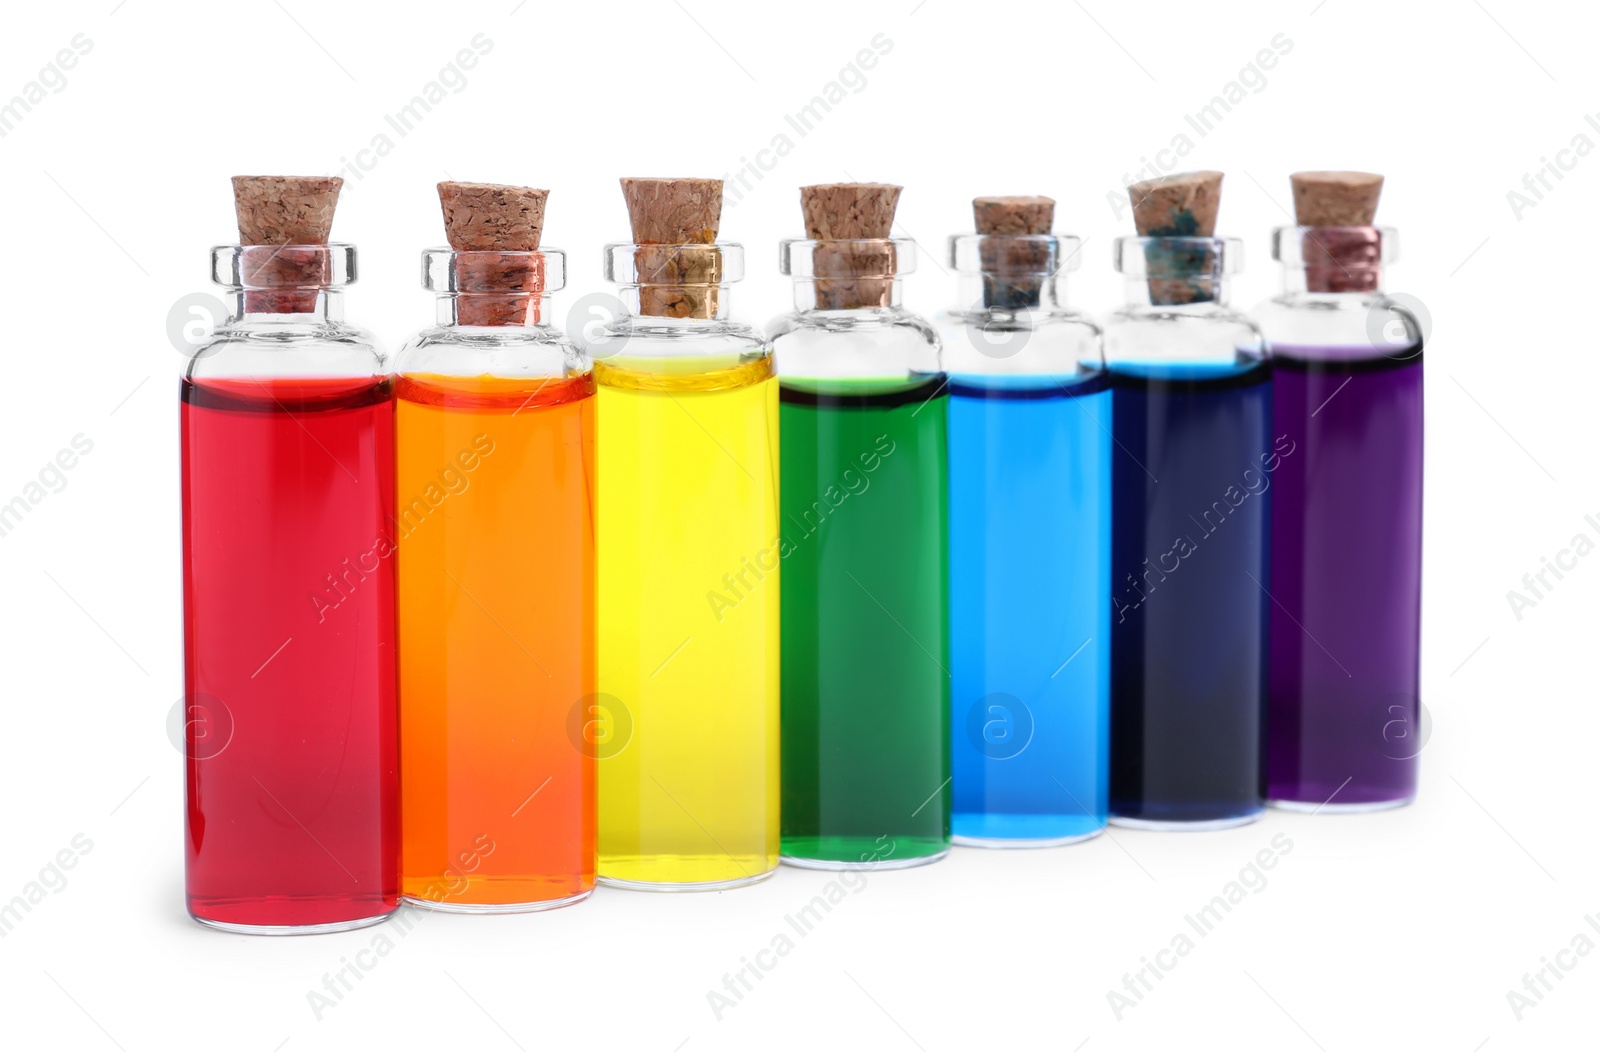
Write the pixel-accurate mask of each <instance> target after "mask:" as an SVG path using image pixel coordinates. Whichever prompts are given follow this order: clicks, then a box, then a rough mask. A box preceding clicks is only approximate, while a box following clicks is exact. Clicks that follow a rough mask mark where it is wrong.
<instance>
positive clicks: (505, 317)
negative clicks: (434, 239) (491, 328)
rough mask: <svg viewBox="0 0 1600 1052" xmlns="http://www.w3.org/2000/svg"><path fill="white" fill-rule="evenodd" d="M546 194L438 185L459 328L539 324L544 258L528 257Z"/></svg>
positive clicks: (515, 188)
mask: <svg viewBox="0 0 1600 1052" xmlns="http://www.w3.org/2000/svg"><path fill="white" fill-rule="evenodd" d="M549 196H550V191H548V190H535V189H532V188H531V187H526V186H502V185H500V184H498V183H454V182H449V183H440V184H439V206H440V208H441V209H443V211H444V230H445V238H446V239H447V240H448V241H449V242H450V247H451V248H452V249H454V250H455V251H456V252H457V253H463V255H458V256H457V257H456V259H455V263H454V265H455V282H454V283H455V288H456V300H455V312H456V324H458V325H528V324H537V323H538V321H539V302H540V298H541V297H542V296H543V295H544V257H543V256H539V255H533V254H532V253H535V252H537V251H538V248H539V237H540V235H541V234H543V232H544V206H545V200H546V199H547V198H548V197H549Z"/></svg>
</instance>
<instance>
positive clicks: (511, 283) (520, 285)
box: [422, 247, 567, 298]
mask: <svg viewBox="0 0 1600 1052" xmlns="http://www.w3.org/2000/svg"><path fill="white" fill-rule="evenodd" d="M566 286H567V254H566V252H564V251H562V250H561V249H559V248H539V249H534V250H532V251H526V252H505V251H500V250H498V249H491V250H481V251H480V250H473V251H467V252H457V251H456V250H454V249H451V248H444V247H436V248H425V249H423V250H422V287H423V288H425V289H427V290H428V291H429V292H433V293H437V294H439V295H443V296H458V295H472V294H489V295H497V296H516V295H527V296H539V297H541V298H543V297H545V296H549V295H550V294H551V293H552V292H560V291H561V290H562V289H564V288H566Z"/></svg>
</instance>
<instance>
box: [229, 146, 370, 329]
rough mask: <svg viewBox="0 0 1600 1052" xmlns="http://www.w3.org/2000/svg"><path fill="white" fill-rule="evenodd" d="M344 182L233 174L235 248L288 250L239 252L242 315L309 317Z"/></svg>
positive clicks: (325, 272)
mask: <svg viewBox="0 0 1600 1052" xmlns="http://www.w3.org/2000/svg"><path fill="white" fill-rule="evenodd" d="M342 186H344V180H343V179H341V178H339V177H338V176H292V175H236V176H234V177H233V205H234V211H235V213H236V214H237V217H238V221H239V244H241V245H283V246H289V247H285V248H282V249H279V250H278V251H276V252H271V253H248V252H247V253H245V256H244V259H243V263H242V268H241V269H242V270H243V280H244V283H245V285H246V286H247V288H246V290H245V294H244V297H245V310H246V311H248V312H250V313H252V314H255V313H261V314H309V313H311V312H312V311H314V310H315V309H316V303H317V287H318V286H322V285H326V284H327V283H328V280H329V275H330V273H331V269H330V266H329V260H328V254H327V252H325V251H321V250H319V249H318V248H316V247H314V246H323V245H326V244H327V243H328V232H329V231H330V230H331V229H332V227H333V210H334V208H335V206H337V205H338V203H339V189H340V187H342Z"/></svg>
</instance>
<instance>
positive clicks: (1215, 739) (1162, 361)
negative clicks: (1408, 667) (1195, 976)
mask: <svg viewBox="0 0 1600 1052" xmlns="http://www.w3.org/2000/svg"><path fill="white" fill-rule="evenodd" d="M1240 250H1241V246H1240V245H1239V243H1238V241H1237V240H1234V239H1226V240H1225V239H1222V238H1211V237H1147V238H1139V237H1124V238H1120V239H1118V241H1117V246H1116V263H1117V269H1118V270H1119V271H1121V273H1122V274H1123V276H1124V278H1125V279H1126V289H1127V305H1126V306H1125V307H1123V308H1122V309H1120V310H1118V311H1116V312H1114V313H1113V314H1112V315H1111V316H1110V317H1109V318H1108V320H1107V322H1106V326H1105V350H1106V362H1107V368H1108V369H1109V370H1110V373H1111V387H1112V421H1113V423H1112V434H1113V436H1114V437H1115V440H1116V444H1117V450H1116V453H1115V454H1114V456H1113V458H1112V469H1111V489H1112V510H1111V516H1112V524H1113V526H1112V530H1113V539H1112V547H1111V666H1112V668H1111V814H1112V819H1111V820H1112V822H1113V823H1116V824H1119V825H1128V826H1136V827H1140V828H1149V829H1208V828H1210V829H1215V828H1225V827H1228V826H1233V825H1241V824H1243V823H1246V822H1250V821H1253V820H1254V819H1256V818H1258V817H1259V816H1260V814H1261V811H1262V808H1263V806H1264V802H1263V797H1262V788H1261V748H1262V714H1263V709H1264V707H1265V703H1266V658H1267V650H1266V647H1267V607H1268V606H1269V605H1270V603H1271V599H1270V598H1269V596H1268V592H1267V589H1268V588H1269V587H1270V585H1269V582H1268V577H1267V570H1268V567H1267V527H1268V523H1269V521H1270V519H1269V509H1268V500H1269V498H1268V492H1269V487H1270V486H1271V482H1272V478H1273V473H1274V472H1275V471H1276V470H1277V469H1278V468H1279V467H1280V466H1281V464H1282V461H1283V459H1284V458H1285V457H1288V456H1290V455H1292V454H1293V452H1294V448H1295V447H1294V443H1293V441H1292V440H1290V439H1287V438H1283V439H1279V438H1274V436H1273V430H1272V405H1271V385H1270V382H1269V381H1270V366H1269V364H1268V361H1267V358H1266V354H1265V352H1264V350H1263V346H1262V341H1261V336H1260V333H1259V332H1258V331H1257V330H1256V328H1255V325H1254V324H1253V323H1252V322H1251V321H1250V319H1249V318H1247V317H1246V316H1245V315H1243V314H1241V313H1238V312H1236V311H1234V310H1232V309H1230V308H1229V307H1228V306H1227V305H1226V303H1227V281H1228V277H1229V275H1230V274H1231V273H1232V272H1233V271H1234V270H1235V269H1237V266H1238V260H1239V255H1240Z"/></svg>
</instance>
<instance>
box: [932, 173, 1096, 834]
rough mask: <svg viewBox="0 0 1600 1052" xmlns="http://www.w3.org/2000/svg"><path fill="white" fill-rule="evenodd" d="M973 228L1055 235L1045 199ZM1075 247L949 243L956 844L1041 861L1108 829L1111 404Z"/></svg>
mask: <svg viewBox="0 0 1600 1052" xmlns="http://www.w3.org/2000/svg"><path fill="white" fill-rule="evenodd" d="M973 204H974V209H975V211H976V212H977V217H978V228H979V230H985V229H990V230H1013V229H1020V230H1040V231H1048V230H1049V226H1050V218H1051V211H1052V208H1051V205H1052V203H1051V202H1050V201H1049V199H1048V198H979V199H977V200H976V201H975V202H974V203H973ZM1078 245H1079V242H1078V239H1076V238H1072V237H1064V236H1063V237H1055V236H1051V235H1049V234H1048V233H1037V234H1028V233H989V234H980V235H977V236H967V237H957V238H953V239H952V240H951V257H952V262H953V263H954V265H955V269H956V270H957V271H958V272H959V273H960V275H961V281H962V286H963V289H962V302H963V304H965V305H966V306H965V307H964V309H961V310H955V311H950V312H947V313H946V314H945V315H944V316H943V317H942V319H941V320H942V322H943V325H944V327H945V329H946V333H945V340H944V347H945V351H944V356H945V361H944V367H945V370H946V372H947V374H948V375H949V383H950V400H949V443H950V445H949V449H950V560H951V575H950V609H951V625H950V638H951V667H950V674H951V685H952V689H951V698H952V712H951V719H950V726H951V773H952V779H953V782H952V790H953V806H952V814H951V832H952V834H953V837H954V840H955V842H956V843H958V844H965V845H968V846H980V847H1042V846H1051V845H1056V844H1066V843H1071V842H1073V841H1076V840H1082V839H1085V838H1087V837H1091V836H1094V835H1095V834H1097V833H1099V832H1100V831H1101V830H1103V829H1104V828H1105V825H1106V818H1107V803H1108V801H1107V796H1108V783H1109V740H1110V723H1109V708H1110V628H1111V626H1110V603H1109V599H1108V597H1109V595H1110V590H1111V587H1110V586H1111V571H1110V563H1111V485H1110V469H1111V446H1112V439H1111V423H1112V421H1111V392H1110V390H1109V389H1108V386H1107V379H1106V375H1105V371H1104V366H1103V361H1102V358H1101V350H1100V333H1099V330H1098V329H1096V328H1095V326H1094V325H1093V324H1092V323H1091V322H1089V321H1088V320H1087V319H1086V318H1085V317H1083V316H1082V315H1078V314H1075V313H1073V312H1071V311H1069V310H1068V309H1067V308H1066V305H1065V287H1064V284H1065V283H1064V274H1065V272H1066V271H1067V270H1070V269H1073V268H1074V267H1075V266H1076V263H1077V256H1076V254H1077V249H1078Z"/></svg>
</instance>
